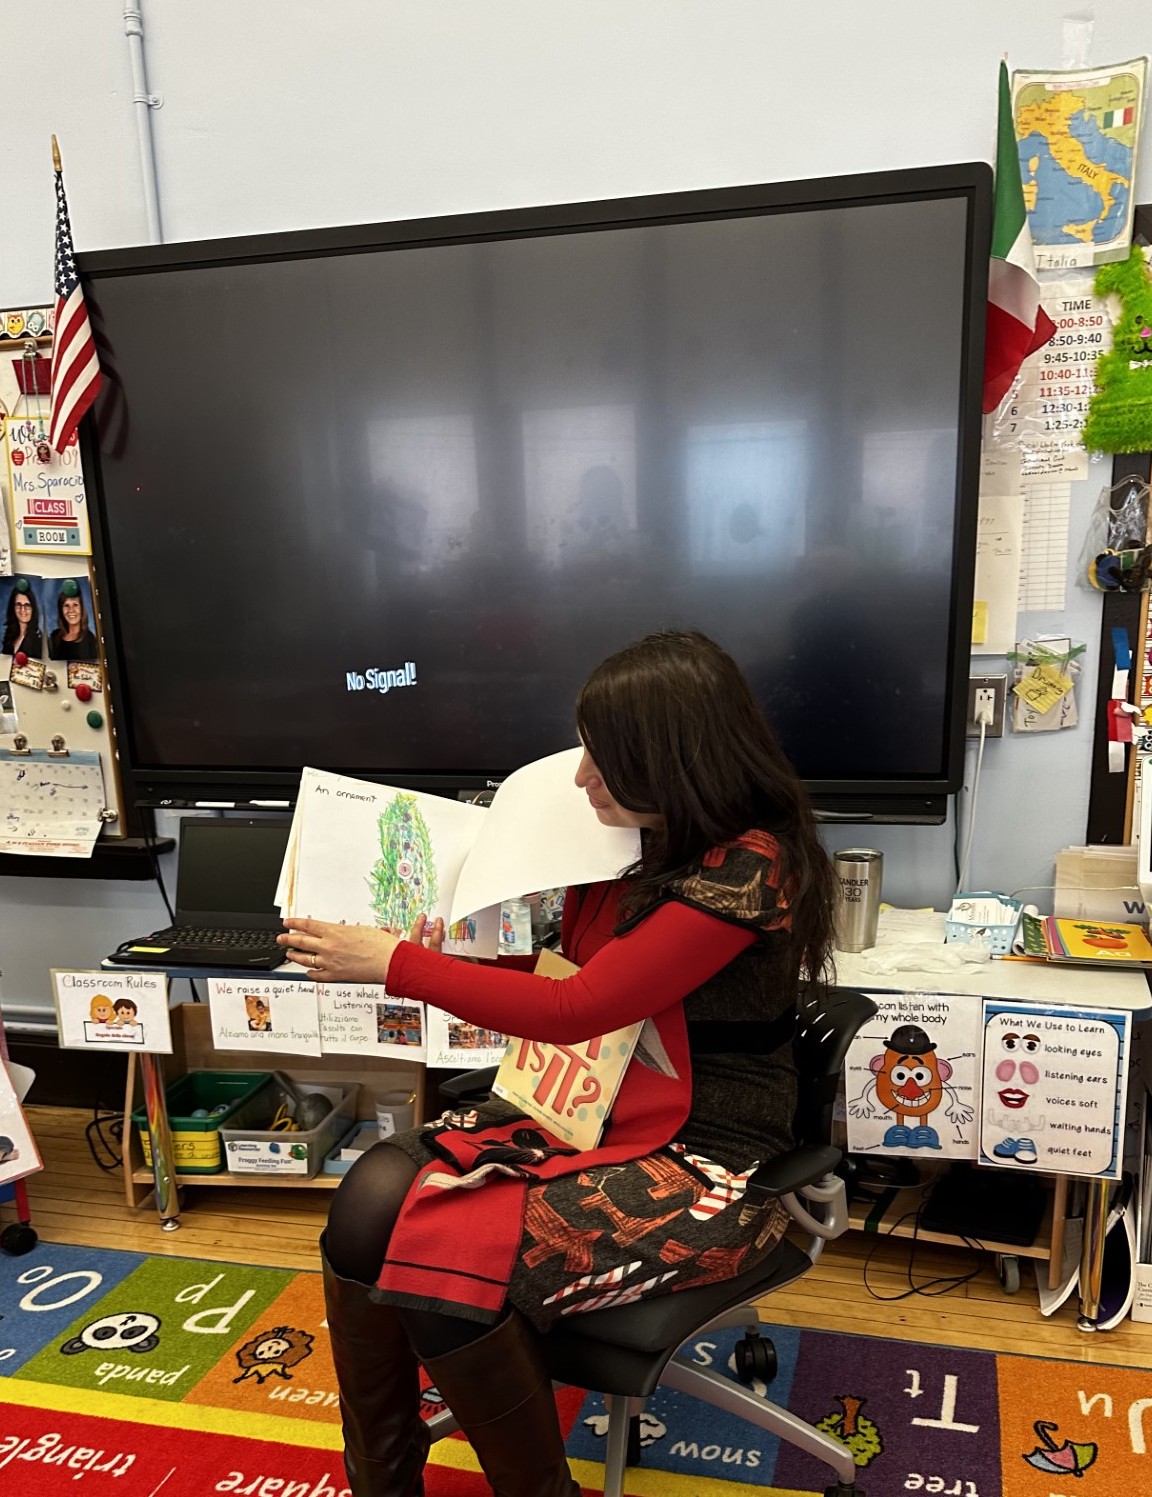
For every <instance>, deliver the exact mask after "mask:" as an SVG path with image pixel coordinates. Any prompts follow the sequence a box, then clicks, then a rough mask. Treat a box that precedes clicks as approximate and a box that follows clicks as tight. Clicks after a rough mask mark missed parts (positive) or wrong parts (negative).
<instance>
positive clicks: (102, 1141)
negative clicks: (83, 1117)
mask: <svg viewBox="0 0 1152 1497" xmlns="http://www.w3.org/2000/svg"><path fill="white" fill-rule="evenodd" d="M105 1129H107V1136H105ZM84 1137H85V1139H86V1140H87V1142H88V1149H89V1152H90V1153H91V1155H92V1158H93V1159H94V1160H95V1161H96V1163H97V1164H98V1165H99V1166H100V1168H101V1169H102V1170H108V1171H112V1170H116V1169H119V1168H120V1166H121V1165H122V1164H123V1163H124V1114H123V1113H122V1112H117V1111H115V1110H114V1109H113V1108H110V1107H105V1106H104V1105H103V1104H102V1103H100V1102H97V1103H96V1105H95V1107H94V1108H93V1109H92V1121H91V1122H90V1123H88V1124H87V1125H86V1126H85V1129H84ZM109 1137H110V1138H111V1139H112V1143H109V1141H108V1140H109ZM101 1152H102V1153H103V1155H104V1157H103V1158H101Z"/></svg>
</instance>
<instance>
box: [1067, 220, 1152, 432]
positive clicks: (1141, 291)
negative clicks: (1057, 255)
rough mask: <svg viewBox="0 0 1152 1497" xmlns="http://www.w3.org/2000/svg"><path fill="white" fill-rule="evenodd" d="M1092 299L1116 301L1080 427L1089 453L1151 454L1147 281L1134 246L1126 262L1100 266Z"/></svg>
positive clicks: (1151, 299) (1150, 292)
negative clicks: (1109, 334) (1117, 307)
mask: <svg viewBox="0 0 1152 1497" xmlns="http://www.w3.org/2000/svg"><path fill="white" fill-rule="evenodd" d="M1095 289H1096V295H1097V296H1118V297H1119V298H1120V307H1121V312H1120V320H1119V322H1118V323H1117V324H1116V326H1115V328H1114V329H1113V334H1112V347H1111V349H1110V350H1109V352H1107V353H1102V354H1101V355H1100V357H1099V358H1098V359H1097V360H1096V393H1095V394H1094V395H1093V396H1092V399H1091V401H1090V403H1089V406H1088V419H1087V421H1086V422H1085V423H1084V438H1083V440H1084V445H1085V447H1087V448H1088V449H1089V450H1090V451H1092V452H1147V451H1149V449H1152V278H1150V277H1149V275H1148V266H1147V263H1146V261H1145V259H1144V255H1143V253H1142V251H1141V250H1140V247H1139V245H1135V244H1134V245H1133V246H1132V249H1131V251H1130V252H1129V255H1128V258H1127V259H1126V260H1114V261H1112V262H1111V263H1110V264H1108V265H1101V267H1100V269H1099V270H1098V271H1097V272H1096V282H1095Z"/></svg>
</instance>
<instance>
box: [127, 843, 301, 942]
mask: <svg viewBox="0 0 1152 1497" xmlns="http://www.w3.org/2000/svg"><path fill="white" fill-rule="evenodd" d="M290 826H291V822H290V821H289V820H287V819H286V818H281V817H268V818H267V819H265V818H259V817H255V818H247V817H200V816H186V817H185V818H184V820H183V821H182V822H181V823H180V861H179V863H178V865H177V870H176V920H175V924H173V925H170V926H167V927H166V928H165V929H164V930H154V931H152V932H150V933H149V934H148V935H145V936H135V937H133V939H132V940H130V941H124V942H123V943H122V944H121V945H120V946H118V947H117V948H116V950H115V951H114V952H112V954H111V956H110V957H109V958H108V960H109V961H113V962H117V963H121V964H123V965H126V966H136V967H248V968H254V969H257V970H263V971H271V970H272V968H274V967H279V966H282V965H283V963H284V962H285V961H286V960H287V958H286V956H285V953H284V948H283V947H282V946H277V945H276V937H277V936H278V935H279V934H280V932H281V931H282V930H283V929H284V926H283V922H282V921H281V918H280V912H279V911H278V910H277V908H276V905H275V903H274V900H275V896H276V884H277V881H278V880H279V877H280V865H281V863H282V862H283V861H284V851H285V848H286V847H287V845H288V830H289V827H290Z"/></svg>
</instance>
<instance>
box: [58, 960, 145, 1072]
mask: <svg viewBox="0 0 1152 1497" xmlns="http://www.w3.org/2000/svg"><path fill="white" fill-rule="evenodd" d="M52 988H53V994H54V997H55V1000H56V1022H57V1029H58V1031H59V1035H60V1039H59V1043H60V1046H61V1048H62V1049H65V1050H146V1051H149V1052H155V1053H157V1054H160V1055H171V1053H172V1026H171V1021H170V1018H169V1012H168V978H167V975H166V974H165V973H163V972H64V971H58V970H56V969H55V968H54V969H53V971H52Z"/></svg>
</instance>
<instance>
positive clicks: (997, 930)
mask: <svg viewBox="0 0 1152 1497" xmlns="http://www.w3.org/2000/svg"><path fill="white" fill-rule="evenodd" d="M956 898H957V899H998V900H999V901H1000V903H1001V904H1002V905H1007V906H1008V907H1009V909H1011V910H1013V911H1014V916H1013V919H1012V920H1011V922H1010V923H1009V924H1006V925H970V924H969V923H968V922H967V921H964V920H952V919H946V920H945V921H944V939H945V941H951V942H954V943H959V944H960V945H961V946H971V945H972V944H973V943H974V942H976V941H983V942H985V943H986V945H987V946H988V949H989V950H990V951H991V953H992V955H993V956H1007V955H1008V954H1009V952H1010V951H1011V950H1012V941H1013V939H1014V938H1015V935H1016V927H1017V926H1018V925H1019V924H1020V912H1021V910H1023V908H1024V901H1023V900H1021V899H1007V898H1006V897H1005V896H1004V895H1003V894H993V893H991V892H990V891H989V890H987V889H980V890H975V891H973V892H972V893H968V894H957V895H956Z"/></svg>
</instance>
